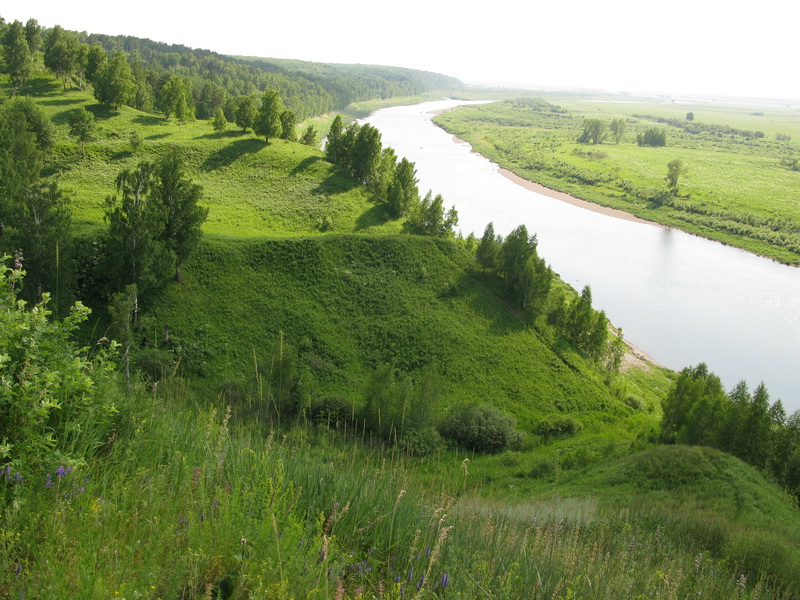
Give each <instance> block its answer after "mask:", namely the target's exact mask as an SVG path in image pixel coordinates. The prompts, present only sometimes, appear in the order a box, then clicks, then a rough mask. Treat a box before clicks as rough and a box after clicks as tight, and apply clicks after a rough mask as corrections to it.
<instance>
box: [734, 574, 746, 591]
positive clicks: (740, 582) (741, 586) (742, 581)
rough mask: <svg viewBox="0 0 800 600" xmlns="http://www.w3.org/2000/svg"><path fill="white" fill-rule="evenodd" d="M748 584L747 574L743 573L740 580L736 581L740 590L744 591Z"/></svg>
mask: <svg viewBox="0 0 800 600" xmlns="http://www.w3.org/2000/svg"><path fill="white" fill-rule="evenodd" d="M746 585H747V575H745V574H744V573H742V574H741V575H740V576H739V579H738V581H737V582H736V587H737V588H739V592H742V591H744V588H745V586H746Z"/></svg>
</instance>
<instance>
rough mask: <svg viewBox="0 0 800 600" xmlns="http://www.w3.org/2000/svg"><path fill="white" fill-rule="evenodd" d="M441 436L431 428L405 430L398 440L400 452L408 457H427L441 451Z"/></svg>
mask: <svg viewBox="0 0 800 600" xmlns="http://www.w3.org/2000/svg"><path fill="white" fill-rule="evenodd" d="M442 445H443V440H442V436H441V435H439V432H438V431H436V429H434V428H433V427H430V426H427V427H420V428H414V429H407V430H406V431H405V432H404V433H403V435H402V436H401V437H400V439H399V440H398V446H399V447H400V450H402V451H403V452H404V453H406V454H408V455H409V456H428V455H429V454H433V453H434V452H436V451H438V450H439V449H441V447H442Z"/></svg>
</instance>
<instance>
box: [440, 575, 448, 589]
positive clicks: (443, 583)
mask: <svg viewBox="0 0 800 600" xmlns="http://www.w3.org/2000/svg"><path fill="white" fill-rule="evenodd" d="M441 584H442V587H447V573H442V581H441Z"/></svg>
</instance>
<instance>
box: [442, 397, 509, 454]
mask: <svg viewBox="0 0 800 600" xmlns="http://www.w3.org/2000/svg"><path fill="white" fill-rule="evenodd" d="M516 426H517V424H516V421H515V419H514V417H512V416H511V415H509V414H507V413H505V412H503V411H502V410H500V409H499V408H495V407H494V406H489V405H486V404H458V405H456V406H454V407H453V408H451V409H450V413H449V415H448V416H447V417H446V418H445V419H444V420H443V421H442V423H441V425H440V427H439V432H440V433H441V434H442V437H444V438H445V439H446V440H448V441H450V442H452V443H454V444H456V445H458V446H461V447H462V448H466V449H468V450H474V451H476V452H501V451H503V450H505V449H506V448H508V447H509V446H511V445H512V444H514V443H518V442H519V441H520V440H521V437H522V436H521V434H520V433H519V432H518V431H517V430H516Z"/></svg>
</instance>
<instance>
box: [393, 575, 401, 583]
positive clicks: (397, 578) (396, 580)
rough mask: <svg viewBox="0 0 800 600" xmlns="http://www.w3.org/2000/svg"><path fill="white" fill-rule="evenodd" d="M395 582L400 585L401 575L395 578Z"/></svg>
mask: <svg viewBox="0 0 800 600" xmlns="http://www.w3.org/2000/svg"><path fill="white" fill-rule="evenodd" d="M394 582H395V583H400V575H398V576H397V577H395V578H394Z"/></svg>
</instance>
